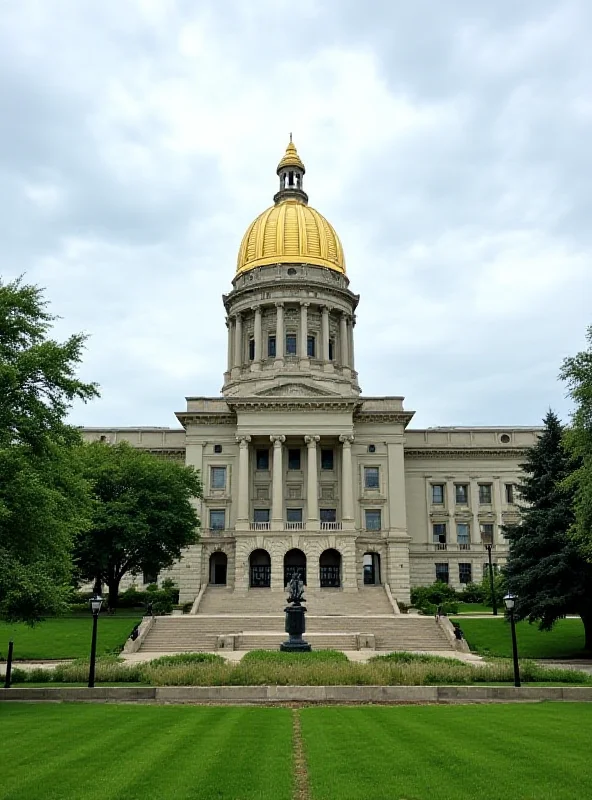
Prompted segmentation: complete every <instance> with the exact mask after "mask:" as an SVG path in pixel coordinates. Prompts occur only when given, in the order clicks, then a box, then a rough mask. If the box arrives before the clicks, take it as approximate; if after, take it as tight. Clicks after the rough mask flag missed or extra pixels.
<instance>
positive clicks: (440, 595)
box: [411, 581, 458, 613]
mask: <svg viewBox="0 0 592 800" xmlns="http://www.w3.org/2000/svg"><path fill="white" fill-rule="evenodd" d="M455 600H458V596H457V594H456V592H455V591H454V589H453V588H452V586H449V585H448V584H447V583H443V582H442V581H436V582H435V583H432V585H431V586H415V587H414V588H413V589H412V590H411V605H412V606H414V607H415V608H418V609H420V610H421V611H424V613H428V612H427V608H428V607H429V606H434V607H435V608H434V610H433V611H430V612H429V613H435V610H436V607H437V606H439V605H443V604H444V603H453V602H454V601H455Z"/></svg>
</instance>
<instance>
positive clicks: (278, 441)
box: [269, 434, 286, 447]
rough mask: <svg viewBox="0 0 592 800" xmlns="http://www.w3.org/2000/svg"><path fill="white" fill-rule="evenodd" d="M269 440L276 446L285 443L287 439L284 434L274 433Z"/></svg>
mask: <svg viewBox="0 0 592 800" xmlns="http://www.w3.org/2000/svg"><path fill="white" fill-rule="evenodd" d="M269 441H270V442H273V446H274V447H281V446H282V445H283V443H284V442H285V441H286V437H285V436H284V435H283V434H279V435H277V434H272V435H271V436H270V437H269Z"/></svg>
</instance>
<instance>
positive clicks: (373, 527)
mask: <svg viewBox="0 0 592 800" xmlns="http://www.w3.org/2000/svg"><path fill="white" fill-rule="evenodd" d="M364 513H365V516H366V530H367V531H379V530H380V529H381V519H380V516H381V514H380V509H375V508H372V509H370V508H367V509H366V511H365V512H364Z"/></svg>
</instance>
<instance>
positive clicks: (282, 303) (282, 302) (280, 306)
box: [274, 300, 284, 308]
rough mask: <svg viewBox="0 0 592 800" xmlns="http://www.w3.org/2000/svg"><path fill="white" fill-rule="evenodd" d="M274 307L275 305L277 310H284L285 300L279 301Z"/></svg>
mask: <svg viewBox="0 0 592 800" xmlns="http://www.w3.org/2000/svg"><path fill="white" fill-rule="evenodd" d="M274 305H275V307H276V308H283V307H284V301H283V300H278V301H277V302H276V303H275V304H274Z"/></svg>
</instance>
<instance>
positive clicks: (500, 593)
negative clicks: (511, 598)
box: [480, 572, 506, 608]
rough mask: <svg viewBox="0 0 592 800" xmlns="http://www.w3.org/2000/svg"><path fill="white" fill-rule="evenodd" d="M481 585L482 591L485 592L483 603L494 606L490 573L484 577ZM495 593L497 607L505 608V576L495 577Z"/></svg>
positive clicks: (498, 575) (499, 574)
mask: <svg viewBox="0 0 592 800" xmlns="http://www.w3.org/2000/svg"><path fill="white" fill-rule="evenodd" d="M480 585H481V591H482V592H483V602H484V603H485V605H487V606H492V605H493V601H492V599H491V582H490V580H489V573H488V572H487V573H486V574H485V575H484V576H483V580H482V581H481V584H480ZM493 591H494V593H495V599H496V601H497V607H498V608H503V607H504V595H505V593H506V579H505V577H504V575H503V574H501V573H498V574H497V575H494V576H493Z"/></svg>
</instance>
